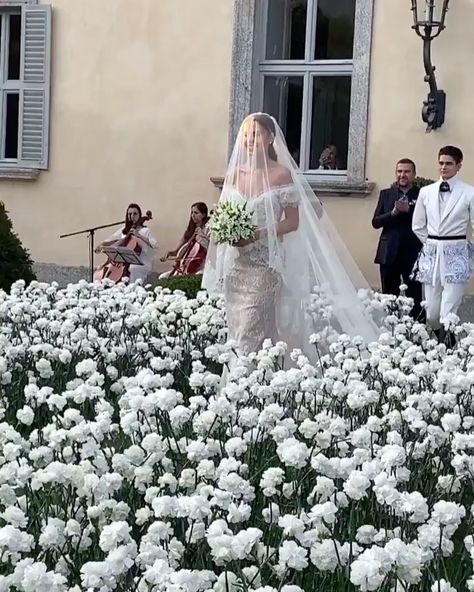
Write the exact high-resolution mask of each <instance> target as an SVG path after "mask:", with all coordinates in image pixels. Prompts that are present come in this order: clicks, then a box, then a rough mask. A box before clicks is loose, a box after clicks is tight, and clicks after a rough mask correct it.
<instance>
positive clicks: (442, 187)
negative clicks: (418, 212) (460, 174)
mask: <svg viewBox="0 0 474 592" xmlns="http://www.w3.org/2000/svg"><path fill="white" fill-rule="evenodd" d="M439 190H440V191H441V193H445V192H446V191H451V187H450V186H449V183H448V182H447V181H443V182H442V183H441V185H440V186H439Z"/></svg>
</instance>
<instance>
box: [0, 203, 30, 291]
mask: <svg viewBox="0 0 474 592" xmlns="http://www.w3.org/2000/svg"><path fill="white" fill-rule="evenodd" d="M34 279H36V278H35V274H34V272H33V262H32V260H31V257H30V254H29V252H28V251H27V250H26V249H25V247H24V246H23V245H22V244H21V241H20V239H19V238H18V236H17V234H16V233H15V232H14V231H13V227H12V223H11V220H10V218H9V216H8V212H7V210H6V209H5V204H4V203H3V202H0V288H1V289H2V290H5V291H6V292H8V291H9V290H10V287H11V285H12V284H13V283H14V282H16V281H18V280H25V282H26V283H29V282H31V281H32V280H34Z"/></svg>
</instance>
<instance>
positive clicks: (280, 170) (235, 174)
mask: <svg viewBox="0 0 474 592" xmlns="http://www.w3.org/2000/svg"><path fill="white" fill-rule="evenodd" d="M220 200H221V201H229V200H232V201H237V202H239V203H241V204H245V205H246V207H247V209H248V210H250V211H251V212H252V215H253V221H254V224H255V226H256V228H257V230H256V231H255V234H254V236H253V237H252V239H251V240H246V241H240V242H238V243H236V244H235V245H232V246H231V245H216V244H215V243H213V241H212V240H211V243H210V245H209V250H208V256H207V260H206V266H205V268H204V274H203V284H202V285H203V288H206V289H207V290H208V292H209V293H211V294H222V293H223V294H224V298H225V303H226V314H227V323H228V329H229V335H228V336H229V339H232V340H235V341H236V342H237V347H238V350H239V352H240V353H243V354H247V353H250V352H252V351H258V350H259V349H260V348H261V346H262V343H263V341H264V339H266V338H270V339H272V341H273V342H275V341H278V340H282V341H285V342H286V343H288V345H289V347H290V348H291V347H298V348H301V349H305V348H306V346H307V345H308V340H309V336H310V334H311V333H312V332H314V328H313V327H312V323H311V317H310V316H309V312H308V308H309V305H310V303H311V294H312V292H313V290H314V288H315V287H317V288H319V289H322V290H323V292H324V295H325V297H326V298H328V299H329V301H330V303H331V307H332V321H331V323H332V324H333V326H335V328H337V330H338V332H343V333H348V334H349V335H351V336H355V335H360V336H361V337H363V338H364V339H365V340H366V341H373V340H375V339H377V338H378V335H379V330H378V328H377V326H376V325H375V323H374V322H373V320H372V319H371V317H370V316H369V314H368V313H367V312H366V311H365V309H364V306H363V304H362V302H361V301H360V299H359V297H358V294H357V289H358V288H363V287H365V288H367V287H368V286H367V284H366V282H365V280H364V278H363V276H362V274H361V273H360V271H359V269H358V268H357V266H356V264H355V263H354V261H353V259H352V257H351V256H350V254H349V252H348V251H347V249H346V247H345V246H344V244H343V242H342V241H341V239H340V238H339V237H338V234H337V231H336V229H335V228H334V226H333V225H332V223H331V222H330V220H329V218H328V216H327V214H326V213H325V212H324V211H323V209H322V205H321V203H320V202H319V200H318V199H317V198H316V196H315V195H314V192H313V191H312V189H311V187H310V186H309V184H308V182H307V181H306V179H305V177H304V176H303V174H302V173H301V171H300V170H299V169H298V167H297V166H296V164H295V162H294V160H293V159H292V157H291V155H290V153H289V151H288V148H287V145H286V142H285V138H284V136H283V132H282V130H281V129H280V128H279V126H278V124H277V123H276V121H275V119H274V118H273V117H271V116H270V115H267V114H266V113H254V114H252V115H249V116H248V117H246V118H245V119H244V121H243V123H242V125H241V128H240V131H239V133H238V137H237V140H236V143H235V147H234V150H233V152H232V156H231V158H230V162H229V166H228V169H227V172H226V175H225V179H224V185H223V189H222V193H221V197H220Z"/></svg>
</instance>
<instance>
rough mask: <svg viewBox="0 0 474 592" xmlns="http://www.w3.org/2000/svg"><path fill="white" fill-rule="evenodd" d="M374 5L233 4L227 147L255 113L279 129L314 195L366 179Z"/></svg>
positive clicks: (350, 1) (270, 0)
mask: <svg viewBox="0 0 474 592" xmlns="http://www.w3.org/2000/svg"><path fill="white" fill-rule="evenodd" d="M373 9H374V0H234V37H233V51H232V73H231V97H230V128H229V145H232V143H233V141H234V140H235V137H236V135H237V131H238V128H239V126H240V123H241V121H242V119H243V117H245V115H247V114H248V113H250V112H252V111H260V110H264V111H268V112H270V113H271V114H272V115H274V116H275V117H276V119H277V120H278V121H279V123H280V125H281V127H282V128H283V131H284V132H285V135H286V138H287V142H288V146H289V149H290V151H291V153H292V154H293V156H294V158H295V160H296V161H297V162H298V164H299V165H300V167H301V169H302V170H303V171H304V172H305V174H306V175H307V177H308V180H309V181H310V182H311V183H312V184H313V186H314V187H315V188H320V189H327V190H328V191H337V192H339V191H342V192H347V193H369V192H370V186H371V184H370V183H368V182H367V181H366V178H365V153H366V138H367V113H368V96H369V72H370V45H371V37H372V23H373Z"/></svg>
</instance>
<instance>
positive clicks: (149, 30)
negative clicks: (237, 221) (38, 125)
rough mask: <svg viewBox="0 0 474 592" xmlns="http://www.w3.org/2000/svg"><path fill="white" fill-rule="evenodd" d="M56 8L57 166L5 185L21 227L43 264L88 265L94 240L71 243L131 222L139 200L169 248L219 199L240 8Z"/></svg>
mask: <svg viewBox="0 0 474 592" xmlns="http://www.w3.org/2000/svg"><path fill="white" fill-rule="evenodd" d="M51 3H52V5H53V27H54V37H53V51H52V54H53V80H52V98H51V139H50V147H51V148H50V169H49V171H47V172H43V173H41V175H40V177H39V179H38V180H35V181H29V182H24V181H22V182H19V181H14V182H10V181H9V182H5V181H2V182H1V183H0V199H2V200H3V201H5V203H6V205H7V207H8V209H9V210H10V213H11V217H12V219H13V222H14V227H15V230H16V231H17V232H18V234H19V235H20V237H21V239H22V240H23V242H24V243H25V245H26V246H27V247H29V248H30V250H31V253H32V255H33V258H34V259H35V260H36V261H39V262H54V263H59V264H65V265H80V264H87V261H88V259H87V257H88V252H87V241H86V239H85V238H84V237H83V238H69V239H63V240H60V239H59V235H60V234H62V233H66V232H69V231H74V230H80V229H82V228H87V227H89V226H91V225H95V224H97V225H98V224H103V223H108V222H113V221H115V220H120V219H123V215H124V209H125V207H126V205H127V204H128V203H129V202H138V203H139V204H142V205H143V206H144V208H145V209H148V208H149V209H151V210H152V211H153V214H154V217H155V220H154V221H153V222H152V223H151V224H150V226H151V228H152V230H153V231H154V233H155V235H156V236H157V238H158V240H159V242H160V243H161V244H164V245H168V246H169V245H170V244H171V243H172V242H176V240H177V238H178V236H179V234H180V233H182V231H183V226H184V225H185V223H186V221H187V218H188V215H189V214H188V212H189V206H190V204H191V203H192V202H193V201H197V200H203V201H208V202H209V203H212V202H214V201H215V199H216V190H215V189H214V187H213V186H212V185H211V183H210V182H209V177H210V176H211V175H212V174H216V172H218V171H220V170H222V168H223V166H224V164H225V156H226V146H227V124H228V103H229V87H230V59H231V44H232V2H231V1H230V0H199V1H195V0H192V1H190V0H132V2H130V0H80V1H79V2H74V1H72V0H52V2H51ZM100 236H101V237H103V236H104V234H102V235H100ZM99 261H100V257H99Z"/></svg>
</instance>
